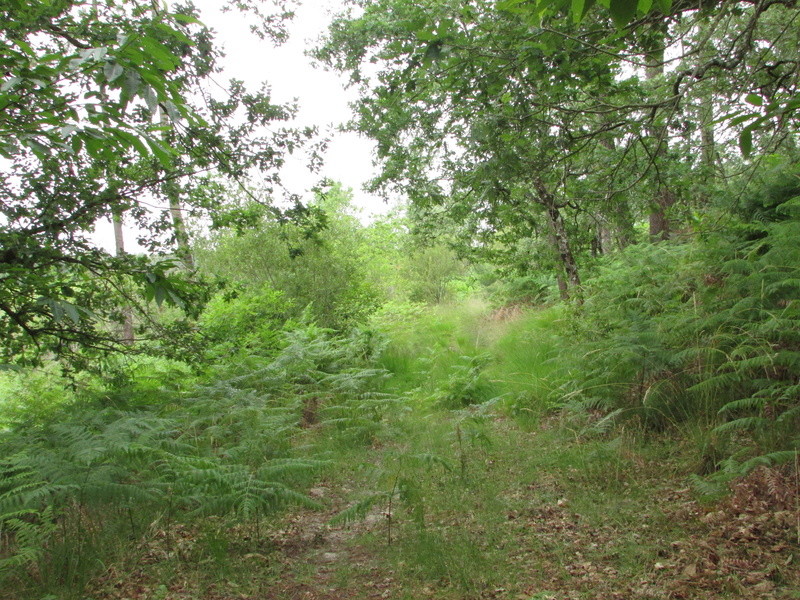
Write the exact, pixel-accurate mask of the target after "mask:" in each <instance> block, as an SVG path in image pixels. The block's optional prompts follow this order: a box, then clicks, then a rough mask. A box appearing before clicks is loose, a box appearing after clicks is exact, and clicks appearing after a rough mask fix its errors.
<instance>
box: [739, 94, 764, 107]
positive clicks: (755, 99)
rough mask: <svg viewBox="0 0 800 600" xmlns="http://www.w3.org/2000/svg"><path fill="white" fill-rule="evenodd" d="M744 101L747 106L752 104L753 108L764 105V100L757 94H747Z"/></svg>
mask: <svg viewBox="0 0 800 600" xmlns="http://www.w3.org/2000/svg"><path fill="white" fill-rule="evenodd" d="M744 101H745V102H747V103H748V104H752V105H753V106H763V104H764V99H763V98H762V97H761V96H759V95H758V94H747V96H745V98H744Z"/></svg>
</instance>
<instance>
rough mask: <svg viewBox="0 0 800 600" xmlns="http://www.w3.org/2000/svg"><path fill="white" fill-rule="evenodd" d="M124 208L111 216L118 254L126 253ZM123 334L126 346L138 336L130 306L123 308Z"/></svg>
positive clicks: (122, 337)
mask: <svg viewBox="0 0 800 600" xmlns="http://www.w3.org/2000/svg"><path fill="white" fill-rule="evenodd" d="M122 214H123V213H122V210H120V209H115V210H114V212H113V215H112V217H111V221H112V223H113V224H114V249H115V251H116V255H117V256H122V255H123V254H125V236H124V234H123V231H122ZM122 315H123V316H122V335H121V336H120V338H121V341H122V343H123V344H125V345H126V346H132V345H133V343H134V341H135V340H136V338H135V337H134V334H133V311H131V307H130V306H125V307H124V308H123V309H122Z"/></svg>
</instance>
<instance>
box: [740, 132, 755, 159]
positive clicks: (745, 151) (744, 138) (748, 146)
mask: <svg viewBox="0 0 800 600" xmlns="http://www.w3.org/2000/svg"><path fill="white" fill-rule="evenodd" d="M739 149H740V150H741V151H742V155H743V156H750V153H751V152H752V151H753V131H752V130H751V129H749V128H747V129H745V130H744V131H742V133H741V134H739Z"/></svg>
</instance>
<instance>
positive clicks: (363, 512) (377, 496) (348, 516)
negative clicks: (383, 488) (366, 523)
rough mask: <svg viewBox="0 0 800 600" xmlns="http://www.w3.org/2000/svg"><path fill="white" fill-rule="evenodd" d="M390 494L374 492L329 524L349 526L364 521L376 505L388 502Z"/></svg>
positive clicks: (335, 517)
mask: <svg viewBox="0 0 800 600" xmlns="http://www.w3.org/2000/svg"><path fill="white" fill-rule="evenodd" d="M389 495H390V494H389V492H374V493H372V494H370V495H369V496H367V497H366V498H364V499H362V500H359V501H358V502H356V503H355V504H353V505H351V506H348V507H347V508H346V509H344V510H343V511H342V512H340V513H339V514H337V515H336V516H334V517H333V518H332V519H331V520H330V521H328V523H330V524H331V525H339V524H345V525H346V524H349V523H354V522H355V521H363V520H364V519H365V518H366V517H367V515H368V514H369V512H370V510H371V509H372V507H373V506H375V504H377V503H378V502H380V501H388V499H389Z"/></svg>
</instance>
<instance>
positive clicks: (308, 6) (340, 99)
mask: <svg viewBox="0 0 800 600" xmlns="http://www.w3.org/2000/svg"><path fill="white" fill-rule="evenodd" d="M195 4H196V6H198V8H199V9H200V11H201V20H202V21H203V22H204V23H205V24H206V25H207V26H209V27H211V28H212V29H214V30H215V31H216V32H217V41H218V43H219V44H221V45H222V46H223V47H224V49H225V53H226V56H225V58H224V59H223V61H222V63H223V66H224V69H225V70H224V73H223V74H222V75H221V76H220V78H222V79H224V80H225V81H227V80H229V79H231V78H236V79H241V80H243V81H245V82H246V83H247V84H248V86H249V87H251V88H257V87H258V86H259V84H260V83H261V82H263V81H266V82H268V83H269V85H270V86H271V88H272V96H273V100H274V101H275V102H279V103H284V102H291V101H292V100H294V99H297V101H298V103H299V107H300V111H299V113H298V118H297V124H298V125H302V126H305V125H316V126H317V127H319V129H320V132H321V133H325V132H326V130H328V129H331V130H333V129H334V128H335V127H336V126H338V125H340V124H341V123H343V122H345V121H347V120H348V119H349V118H350V115H351V113H350V109H349V107H348V102H349V101H351V100H354V99H355V95H354V94H353V93H352V92H350V91H346V90H345V89H344V78H342V77H339V76H338V75H337V74H335V73H331V72H326V71H323V70H322V69H319V68H314V67H312V66H311V60H310V59H309V58H308V57H306V56H305V55H304V52H305V51H306V49H308V48H310V47H312V46H313V44H314V41H315V40H316V39H317V38H318V37H319V35H320V34H321V33H322V32H324V31H325V30H326V29H327V26H328V24H329V23H330V21H331V19H332V16H333V14H335V13H336V12H337V11H338V10H340V8H341V4H342V2H341V0H304V1H303V4H302V5H301V6H300V8H299V9H298V10H297V14H296V16H295V19H294V21H293V22H292V23H291V24H290V27H289V29H290V38H289V41H288V42H286V43H285V44H283V45H282V46H280V47H278V48H274V47H273V46H272V44H271V43H270V42H269V41H266V40H264V41H262V40H259V39H258V38H257V37H256V36H255V35H253V34H252V33H250V30H249V24H248V22H247V17H246V16H244V15H242V13H239V12H236V11H231V12H228V13H223V12H221V10H220V6H221V5H222V3H221V2H220V1H219V0H195ZM331 136H332V141H331V144H330V147H329V150H328V153H327V155H326V157H325V158H326V160H325V166H324V167H323V169H322V170H321V172H320V174H319V175H314V174H312V173H309V172H308V171H307V170H306V168H305V160H304V159H303V158H302V157H298V159H297V160H292V161H291V164H290V165H288V166H287V168H286V169H285V170H284V171H283V172H282V178H283V180H284V184H285V185H286V186H287V187H288V188H289V190H290V191H292V192H295V193H300V192H303V191H308V190H309V189H310V188H311V187H312V186H313V185H314V184H315V183H316V182H317V181H318V180H319V179H320V178H321V177H323V176H324V177H328V178H330V179H334V180H336V181H341V182H342V183H344V184H345V186H348V187H352V188H353V191H354V192H355V195H356V201H357V204H358V205H359V206H361V207H363V208H364V209H365V210H366V211H367V212H373V211H379V212H385V208H383V202H381V201H380V200H378V199H377V198H374V197H370V196H368V195H367V194H365V193H364V192H363V191H361V186H362V184H363V183H364V182H365V181H366V180H367V179H369V178H370V176H371V175H372V172H373V168H372V148H373V145H372V143H371V142H370V141H368V140H365V139H363V138H359V137H358V136H356V135H355V134H344V133H338V132H335V131H332V132H331Z"/></svg>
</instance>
